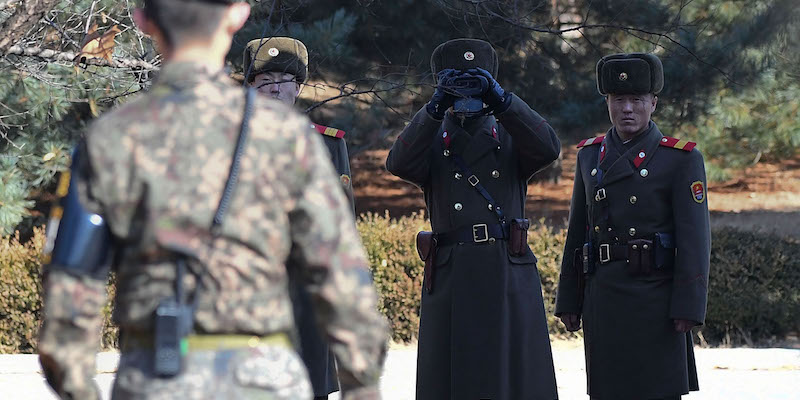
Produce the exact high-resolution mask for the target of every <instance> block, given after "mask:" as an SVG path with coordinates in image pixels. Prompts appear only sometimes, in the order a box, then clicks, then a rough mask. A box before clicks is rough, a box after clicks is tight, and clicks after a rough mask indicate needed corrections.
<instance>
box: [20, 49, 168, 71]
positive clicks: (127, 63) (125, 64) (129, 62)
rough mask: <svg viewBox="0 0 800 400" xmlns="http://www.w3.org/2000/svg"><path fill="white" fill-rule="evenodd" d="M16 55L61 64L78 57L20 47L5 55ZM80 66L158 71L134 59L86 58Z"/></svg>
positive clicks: (73, 54)
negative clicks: (110, 60)
mask: <svg viewBox="0 0 800 400" xmlns="http://www.w3.org/2000/svg"><path fill="white" fill-rule="evenodd" d="M12 54H13V55H18V56H28V57H37V58H41V59H43V60H48V61H63V62H73V60H75V57H76V56H77V55H78V54H77V53H73V52H71V51H57V50H51V49H44V48H41V47H24V48H23V47H21V46H12V47H11V48H10V49H8V51H7V52H6V55H12ZM81 64H85V65H96V66H100V67H112V68H131V69H142V70H149V71H150V70H158V69H159V67H158V66H156V65H153V64H151V63H149V62H147V61H144V60H139V59H136V58H115V59H114V60H113V61H112V62H108V60H106V59H103V58H88V59H86V60H85V61H82V62H81Z"/></svg>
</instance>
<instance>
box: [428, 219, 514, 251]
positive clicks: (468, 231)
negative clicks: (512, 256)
mask: <svg viewBox="0 0 800 400" xmlns="http://www.w3.org/2000/svg"><path fill="white" fill-rule="evenodd" d="M508 229H509V228H508V225H507V224H503V225H501V224H475V225H472V226H467V227H464V228H460V229H455V230H452V231H450V232H443V233H437V234H436V244H437V245H438V246H449V245H452V244H457V243H484V242H494V241H496V240H506V239H508Z"/></svg>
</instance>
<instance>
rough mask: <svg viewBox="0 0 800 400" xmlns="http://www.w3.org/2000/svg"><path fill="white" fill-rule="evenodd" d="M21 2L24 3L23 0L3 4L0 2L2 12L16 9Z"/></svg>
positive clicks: (4, 1) (10, 0) (13, 0)
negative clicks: (12, 8)
mask: <svg viewBox="0 0 800 400" xmlns="http://www.w3.org/2000/svg"><path fill="white" fill-rule="evenodd" d="M20 2H22V0H3V1H2V2H0V11H4V10H5V9H7V8H11V7H14V6H16V5H17V4H19V3H20Z"/></svg>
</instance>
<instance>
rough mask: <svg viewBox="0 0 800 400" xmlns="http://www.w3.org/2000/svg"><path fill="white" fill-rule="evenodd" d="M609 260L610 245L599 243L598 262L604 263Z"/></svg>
mask: <svg viewBox="0 0 800 400" xmlns="http://www.w3.org/2000/svg"><path fill="white" fill-rule="evenodd" d="M609 261H611V245H610V244H608V243H603V244H601V245H600V263H601V264H605V263H607V262H609Z"/></svg>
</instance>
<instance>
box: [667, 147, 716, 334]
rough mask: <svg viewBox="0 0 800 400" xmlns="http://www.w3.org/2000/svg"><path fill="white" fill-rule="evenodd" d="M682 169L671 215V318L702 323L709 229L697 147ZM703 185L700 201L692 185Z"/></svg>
mask: <svg viewBox="0 0 800 400" xmlns="http://www.w3.org/2000/svg"><path fill="white" fill-rule="evenodd" d="M686 156H687V160H686V161H685V162H684V163H683V168H682V169H681V170H680V171H677V172H676V174H675V180H674V181H673V187H672V215H673V218H674V221H675V222H674V224H675V246H676V248H677V254H676V257H675V271H674V275H673V288H672V300H671V304H670V318H672V319H686V320H690V321H695V322H698V323H700V324H702V323H703V322H704V321H705V316H706V301H707V298H708V273H709V264H710V259H711V228H710V221H709V215H708V199H707V188H708V186H707V184H706V171H705V166H704V164H703V156H702V154H700V152H699V151H697V150H696V149H695V150H693V151H692V152H691V153H689V154H686ZM698 182H699V183H701V184H702V185H703V188H702V190H703V193H702V195H703V198H702V201H700V200H698V199H697V198H696V197H695V193H694V191H693V186H694V185H695V184H698Z"/></svg>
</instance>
